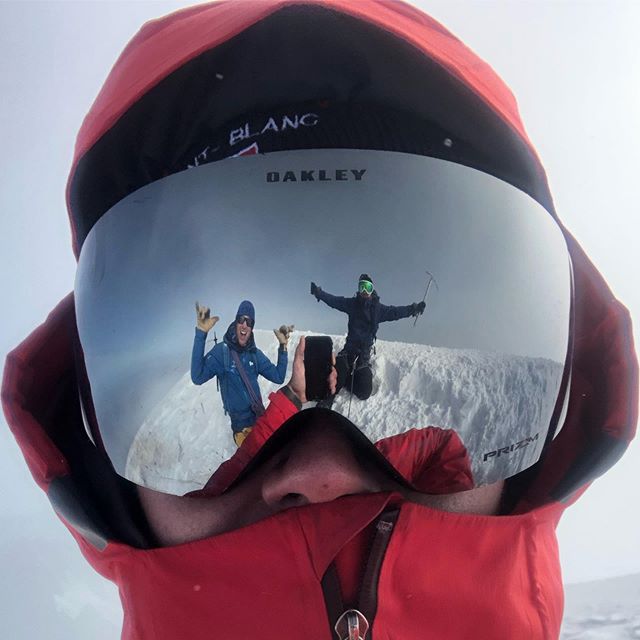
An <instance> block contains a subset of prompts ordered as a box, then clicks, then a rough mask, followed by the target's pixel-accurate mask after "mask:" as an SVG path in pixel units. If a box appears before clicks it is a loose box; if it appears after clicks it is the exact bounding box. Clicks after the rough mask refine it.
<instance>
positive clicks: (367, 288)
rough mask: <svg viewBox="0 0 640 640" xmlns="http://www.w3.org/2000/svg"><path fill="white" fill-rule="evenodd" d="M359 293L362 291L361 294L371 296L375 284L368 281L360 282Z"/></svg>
mask: <svg viewBox="0 0 640 640" xmlns="http://www.w3.org/2000/svg"><path fill="white" fill-rule="evenodd" d="M358 291H360V293H368V294H371V293H373V284H372V283H371V282H369V281H368V280H360V282H359V283H358Z"/></svg>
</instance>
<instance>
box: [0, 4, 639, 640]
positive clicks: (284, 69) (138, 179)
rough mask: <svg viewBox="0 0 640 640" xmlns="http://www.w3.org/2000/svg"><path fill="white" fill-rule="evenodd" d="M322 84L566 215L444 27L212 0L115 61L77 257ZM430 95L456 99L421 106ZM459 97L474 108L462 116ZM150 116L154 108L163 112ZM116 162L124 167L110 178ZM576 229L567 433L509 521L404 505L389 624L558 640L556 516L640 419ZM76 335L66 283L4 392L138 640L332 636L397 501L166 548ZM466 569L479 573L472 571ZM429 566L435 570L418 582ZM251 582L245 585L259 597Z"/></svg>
mask: <svg viewBox="0 0 640 640" xmlns="http://www.w3.org/2000/svg"><path fill="white" fill-rule="evenodd" d="M311 23H312V24H313V28H312V29H309V28H308V25H309V24H311ZM274 33H277V34H278V36H277V37H278V38H284V40H282V39H279V40H278V43H279V46H273V43H274ZM354 50H355V51H357V52H358V55H352V53H353V51H354ZM391 50H392V51H393V54H390V51H391ZM285 58H286V59H287V60H293V61H294V65H293V67H289V66H288V65H286V64H284V61H285ZM316 59H321V60H323V61H325V62H326V65H323V67H322V68H319V69H318V72H317V74H312V76H311V77H310V78H308V82H307V83H305V88H304V89H301V88H300V83H299V82H298V81H297V78H298V77H299V74H300V71H301V70H302V69H306V68H317V65H313V66H312V67H310V65H312V64H313V61H314V60H316ZM229 60H233V65H235V68H236V71H237V75H236V78H242V79H243V80H238V81H234V82H233V83H226V84H225V83H222V85H220V86H219V85H216V84H215V79H216V73H218V74H219V75H223V76H224V74H225V73H227V69H228V68H229V63H228V61H229ZM245 64H246V65H247V67H244V66H243V65H245ZM249 67H250V68H251V73H249V72H248V70H247V69H248V68H249ZM256 67H259V68H256ZM220 69H224V72H222V71H219V70H220ZM288 69H290V72H289V71H288ZM400 69H402V73H400V72H399V70H400ZM203 77H207V78H209V79H210V82H206V83H204V82H202V78H203ZM305 77H307V75H306V74H305ZM363 78H364V79H366V80H367V82H364V83H363ZM205 85H206V87H208V88H207V91H209V90H211V89H210V88H211V87H212V86H213V87H214V89H213V90H212V92H213V93H212V95H209V96H207V95H202V91H203V88H204V87H205ZM198 87H201V88H200V89H198ZM327 87H330V90H331V92H332V93H333V94H334V95H335V96H336V97H337V99H338V100H343V101H344V100H348V99H349V98H350V97H351V96H353V95H359V96H360V97H361V101H362V103H363V104H377V105H380V104H382V105H384V106H385V107H389V108H393V109H400V110H402V111H404V112H408V113H411V114H413V115H415V116H416V117H420V118H424V119H426V120H429V121H436V122H438V123H439V125H441V126H442V127H443V128H445V129H446V130H453V131H456V133H457V135H459V136H460V137H461V138H464V139H465V140H467V141H468V142H469V144H470V146H472V147H474V148H479V149H483V150H487V149H491V150H492V155H491V158H490V159H489V160H487V161H486V162H487V163H486V164H485V165H484V166H483V170H486V171H489V172H491V173H492V174H493V175H496V176H498V177H500V178H501V179H504V180H506V181H508V182H510V183H511V184H514V185H515V186H517V187H518V188H520V189H522V190H523V191H525V192H527V193H529V194H530V195H531V196H532V197H533V198H535V199H536V200H538V202H540V203H541V204H542V205H543V206H545V207H546V208H547V210H548V211H549V212H550V213H551V214H552V215H554V216H555V212H554V209H553V203H552V201H551V196H550V194H549V190H548V187H547V182H546V177H545V174H544V171H543V169H542V167H541V165H540V162H539V160H538V157H537V155H536V153H535V151H534V150H533V148H532V146H531V144H530V142H529V140H528V138H527V135H526V133H525V131H524V128H523V125H522V123H521V121H520V118H519V115H518V112H517V108H516V104H515V101H514V99H513V97H512V95H511V93H510V92H509V90H508V89H507V88H506V86H505V85H504V84H503V83H502V82H501V80H500V79H499V78H498V77H497V76H496V75H495V73H494V72H493V71H492V70H491V69H490V68H489V67H488V66H487V65H486V64H484V63H483V62H482V61H480V60H478V59H477V58H476V57H475V56H474V55H473V54H472V53H471V52H470V51H469V50H468V49H467V48H466V47H465V46H464V45H463V44H462V43H461V42H460V41H459V40H458V39H456V38H455V37H454V36H452V35H451V34H450V33H449V32H448V31H447V30H446V29H444V28H443V27H442V26H441V25H440V24H438V23H437V22H436V21H434V20H432V19H431V18H428V17H427V16H425V15H424V14H422V13H420V12H419V11H417V10H416V9H414V8H412V7H409V6H407V5H404V4H399V3H396V2H391V1H386V0H379V1H376V0H362V1H361V2H351V1H349V0H324V1H323V2H320V1H319V0H314V1H311V0H310V1H295V2H294V1H291V0H246V1H244V2H241V3H240V2H218V3H214V4H210V5H202V6H195V7H191V8H189V9H186V10H184V11H180V12H178V13H175V14H172V15H170V16H168V17H166V18H163V19H160V20H156V21H153V22H151V23H149V24H147V25H145V26H144V27H143V28H142V29H141V31H140V32H139V33H138V34H137V35H136V36H135V37H134V39H133V40H132V41H131V43H130V44H129V45H128V46H127V48H126V49H125V50H124V52H123V53H122V55H121V57H120V58H119V60H118V61H117V63H116V65H115V66H114V69H113V70H112V72H111V74H110V75H109V77H108V79H107V81H106V82H105V84H104V86H103V88H102V90H101V92H100V94H99V95H98V97H97V99H96V101H95V103H94V105H93V107H92V108H91V110H90V112H89V114H88V115H87V117H86V118H85V121H84V123H83V125H82V128H81V130H80V133H79V135H78V140H77V144H76V150H75V156H74V160H73V165H72V169H71V173H70V177H69V182H68V186H67V201H68V208H69V215H70V219H71V226H72V231H73V238H74V249H75V251H76V254H78V253H79V251H80V249H81V246H82V243H83V241H84V238H85V237H86V234H87V233H88V232H89V230H90V229H91V227H92V226H93V224H95V222H96V221H97V220H98V219H99V218H100V216H101V215H102V214H103V213H105V212H106V211H107V210H108V209H109V207H110V206H112V205H113V204H114V203H115V202H118V201H119V200H121V199H122V198H123V197H124V196H125V195H127V193H130V192H131V191H133V190H135V189H137V188H139V187H140V186H142V185H144V184H146V183H148V182H150V181H153V180H155V179H157V178H158V177H161V176H163V175H165V174H166V172H167V171H168V172H171V171H175V170H180V168H183V167H184V164H183V163H184V162H187V158H189V157H193V155H192V154H193V152H194V149H193V148H191V149H185V146H184V145H183V144H182V141H183V140H194V139H195V138H197V137H198V136H200V137H202V135H204V134H203V131H204V129H203V128H206V129H207V130H209V129H211V130H217V129H218V128H219V127H220V126H221V125H222V124H224V123H226V122H229V121H231V120H232V119H233V118H234V117H236V116H238V114H241V113H248V112H252V111H253V112H258V111H261V110H266V109H269V108H271V107H272V106H278V105H285V104H291V103H294V102H300V101H304V100H312V99H320V98H323V97H326V96H325V94H324V91H326V89H327ZM425 91H427V92H429V93H430V94H433V95H439V96H440V100H439V101H437V103H434V101H425V100H424V99H423V96H424V95H425V93H424V92H425ZM358 92H360V93H358ZM185 93H188V94H189V95H193V100H190V104H193V105H202V104H204V103H206V104H207V105H208V106H209V107H210V112H211V113H212V114H213V116H212V121H210V122H208V123H206V125H205V123H204V121H203V119H202V118H201V117H200V116H201V113H200V112H198V113H195V112H194V113H191V114H189V113H185V117H184V118H182V119H181V120H180V122H179V123H178V124H177V125H176V126H175V128H171V132H169V133H167V127H166V126H165V123H166V121H167V119H166V118H168V117H171V116H172V115H174V112H173V111H172V109H173V105H174V104H175V100H176V99H177V98H176V96H179V95H184V94H185ZM301 93H305V95H301ZM454 102H455V104H456V107H459V108H456V109H453V108H452V106H451V105H452V104H453V103H454ZM162 105H166V112H165V111H163V107H162ZM150 109H155V110H156V111H154V114H155V115H156V116H157V117H156V118H154V119H151V118H148V113H149V110H150ZM165 116H166V117H165ZM192 116H193V117H192ZM201 134H202V135H201ZM123 140H127V143H126V144H124V143H123V142H122V141H123ZM152 147H153V148H156V149H158V153H159V155H157V156H155V157H154V158H153V159H152V160H153V161H152V162H149V163H148V164H146V165H145V166H144V167H141V166H138V165H136V163H135V162H134V160H135V159H137V158H140V157H143V156H145V153H144V152H143V149H148V148H152ZM190 154H191V155H190ZM160 160H161V161H162V162H160ZM113 166H118V167H121V171H115V172H110V171H109V170H103V169H104V168H106V169H108V168H109V167H113ZM563 232H564V234H565V237H566V239H567V243H568V247H569V251H570V255H571V259H572V263H573V279H574V291H575V299H574V309H573V311H574V327H573V336H574V350H573V359H572V371H571V387H570V395H569V398H568V402H567V407H566V419H565V422H564V426H563V427H562V429H561V431H560V432H559V433H558V435H557V436H556V437H555V439H554V440H553V441H552V442H551V443H549V446H548V447H547V448H546V452H545V454H544V455H543V457H542V458H541V459H540V461H539V462H538V463H537V464H536V465H534V467H532V468H531V469H530V470H528V471H527V472H525V474H521V477H519V478H515V479H514V481H513V482H512V483H510V484H511V488H510V489H511V495H512V496H513V505H514V506H513V510H512V513H513V515H512V516H508V517H486V516H464V515H460V514H448V513H444V512H438V511H433V510H429V509H427V508H426V507H420V506H419V505H412V504H408V503H401V504H399V505H397V506H398V508H399V509H400V515H399V517H398V521H397V524H396V525H395V529H394V534H393V536H392V537H391V541H390V543H389V547H388V550H387V557H388V558H390V561H389V562H385V563H384V564H383V565H382V568H381V570H380V574H379V581H378V592H379V594H380V598H379V602H378V610H377V615H376V623H375V624H376V627H375V629H376V630H377V631H379V637H386V636H388V637H391V636H396V637H402V638H405V639H409V640H410V639H411V638H422V639H424V638H442V637H449V638H466V637H472V636H476V635H478V633H479V632H478V629H482V632H481V635H482V637H483V638H487V639H491V638H507V637H510V638H514V637H527V638H548V637H555V636H557V634H558V632H559V624H560V617H561V595H560V593H561V585H560V577H559V576H560V574H559V569H558V566H557V549H556V547H555V541H554V533H553V531H554V528H555V525H556V523H557V520H558V518H559V517H560V514H561V512H562V510H563V509H564V508H565V506H566V505H567V504H568V503H570V502H571V501H573V500H574V499H575V498H576V497H577V496H578V495H579V494H580V493H581V492H582V491H583V490H584V489H585V487H586V486H587V485H588V483H589V482H591V481H592V480H593V479H594V478H596V477H597V476H599V475H600V474H602V473H603V472H604V471H606V469H607V468H609V467H610V466H611V465H612V464H613V463H615V462H616V460H617V459H618V458H619V457H620V455H622V453H623V452H624V450H625V448H626V447H627V445H628V443H629V442H630V440H631V439H632V437H633V435H634V433H635V427H636V422H637V407H638V368H637V360H636V356H635V352H634V347H633V342H632V333H631V322H630V318H629V314H628V312H627V311H626V309H625V308H624V307H623V306H622V305H621V304H620V303H619V302H618V301H617V300H616V299H615V298H614V296H613V294H612V293H611V291H610V290H609V288H608V286H607V284H606V283H605V281H604V279H603V278H602V276H601V275H600V274H599V273H598V271H597V270H596V269H595V268H594V266H593V265H592V264H591V262H590V261H589V259H588V258H587V256H586V255H585V254H584V252H583V251H582V249H581V248H580V246H579V245H578V243H577V242H576V241H575V240H574V239H573V238H572V236H571V235H570V234H569V232H568V231H567V230H566V229H564V228H563ZM228 333H229V330H228V331H227V334H228ZM76 340H77V336H76V329H75V318H74V308H73V298H72V297H71V296H69V297H68V298H67V299H65V300H64V301H63V302H62V303H61V304H60V305H59V306H58V307H57V308H56V309H55V310H54V311H53V312H52V313H51V315H50V316H49V318H48V320H47V322H46V323H45V324H44V325H42V326H41V327H39V328H38V329H36V330H35V331H34V332H33V334H32V335H31V336H30V337H29V338H28V339H27V340H26V341H25V342H24V343H23V344H21V345H20V346H19V347H17V348H16V349H15V350H14V351H13V352H12V353H11V354H9V356H8V358H7V362H6V365H5V371H4V378H3V385H2V402H3V408H4V411H5V414H6V416H7V422H8V423H9V425H10V427H11V429H12V431H13V433H14V435H15V437H16V439H17V441H18V443H19V445H20V447H21V449H22V451H23V454H24V456H25V459H26V461H27V464H28V465H29V468H30V470H31V473H32V475H33V477H34V479H35V481H36V483H37V484H38V485H39V486H40V487H41V488H42V489H43V490H44V491H46V492H47V494H48V496H49V498H50V500H51V502H52V504H53V506H54V508H55V510H56V511H57V513H58V514H59V516H60V517H61V518H62V520H63V521H64V523H65V524H66V525H67V526H68V527H69V529H70V531H71V533H72V535H73V536H74V537H75V538H76V540H77V541H78V544H79V546H80V548H81V550H82V552H83V553H84V554H85V556H86V557H87V559H88V560H89V562H91V564H92V565H93V566H94V567H95V568H96V569H97V570H98V571H99V572H100V573H102V574H103V575H105V576H106V577H107V578H109V579H112V580H114V581H116V582H117V583H118V584H119V586H120V589H121V597H122V600H123V602H124V603H125V628H124V630H123V637H124V638H149V637H153V638H158V639H162V638H167V639H168V638H176V637H189V638H193V639H197V638H204V637H207V638H208V637H211V634H212V630H215V631H214V632H213V635H214V636H215V637H217V638H240V637H261V638H267V639H269V638H272V637H273V638H276V637H277V638H283V637H285V638H286V637H294V636H295V635H298V634H299V630H300V628H301V625H304V628H305V630H306V631H308V633H307V635H309V636H310V637H318V638H320V637H326V638H329V637H333V632H332V631H331V630H330V628H329V626H328V623H327V613H326V606H327V605H326V601H327V599H326V597H325V595H324V594H323V579H324V577H325V575H326V572H327V567H328V566H329V565H330V564H331V562H332V561H333V560H335V559H336V558H338V557H339V556H340V554H341V553H342V552H346V551H345V550H348V549H349V548H350V545H351V544H353V543H354V540H356V538H358V535H357V534H358V533H359V532H361V531H364V530H365V529H366V528H367V527H368V526H369V525H370V523H372V522H374V521H375V520H376V518H377V517H378V515H379V514H380V513H381V512H382V511H383V510H384V509H385V508H386V507H387V506H388V504H389V503H390V501H393V497H390V496H388V495H386V494H375V495H372V496H352V497H349V498H344V499H341V500H340V501H338V503H330V504H325V505H312V506H309V507H303V508H300V509H292V510H288V511H285V512H283V513H281V514H278V515H277V516H274V517H272V518H269V519H267V520H265V521H262V522H259V523H257V524H255V525H252V526H250V527H246V528H244V529H241V530H238V531H235V532H231V533H229V534H224V535H222V536H216V537H213V538H210V539H206V540H201V541H199V542H194V543H189V544H186V545H180V546H177V547H169V548H165V549H150V548H149V547H152V546H153V540H152V538H151V536H150V534H149V532H148V530H147V529H146V526H145V523H144V520H143V519H142V518H141V517H140V515H139V509H137V508H136V497H135V491H134V490H133V487H132V486H131V485H130V483H127V481H124V480H122V479H120V478H119V476H117V475H116V474H115V473H114V472H113V469H111V468H110V465H109V464H108V463H107V462H105V460H104V457H103V456H101V455H100V454H98V453H97V451H96V448H95V447H94V446H93V444H92V443H91V442H90V440H89V439H88V437H87V435H86V433H85V431H84V428H83V422H82V415H81V411H80V407H79V403H78V395H77V381H76V372H75V368H74V344H75V342H76ZM418 549H419V550H420V551H421V552H420V553H416V550H418ZM257 557H260V562H256V558H257ZM460 573H464V575H465V576H466V577H467V580H465V581H464V584H462V585H461V584H460V580H459V579H457V580H456V575H457V576H459V575H460ZM424 575H429V576H430V579H429V580H424V579H420V577H421V576H424ZM220 576H224V580H221V579H220ZM266 585H269V586H268V588H267V586H266ZM398 585H402V589H399V588H398ZM405 585H406V589H405ZM465 585H468V586H467V587H465ZM447 592H448V593H452V592H455V593H456V594H457V598H456V608H457V609H460V607H465V611H466V612H467V615H465V616H459V615H451V611H450V609H449V608H448V607H450V601H446V602H445V601H443V598H442V594H443V593H447ZM238 593H240V594H243V593H250V594H251V595H252V599H251V601H250V602H248V601H247V599H245V598H243V597H238ZM283 593H286V594H287V598H286V600H287V602H286V607H287V615H283V613H282V612H283V606H282V594H283ZM142 594H143V595H142ZM479 594H486V597H479ZM496 597H501V598H502V597H503V600H502V602H503V609H502V610H501V620H504V621H505V622H504V625H505V626H500V625H496V624H495V601H496ZM486 598H491V601H488V600H487V599H486ZM212 602H215V603H216V606H215V607H214V606H212V605H211V603H212ZM425 607H428V608H430V610H429V611H428V612H425ZM502 614H504V615H502ZM418 615H419V616H420V617H421V619H422V618H424V617H425V615H429V616H430V618H429V619H430V620H432V625H431V626H430V628H429V629H424V628H422V629H418V630H416V625H415V622H414V624H413V625H412V624H411V621H415V619H416V616H418ZM269 634H271V635H269Z"/></svg>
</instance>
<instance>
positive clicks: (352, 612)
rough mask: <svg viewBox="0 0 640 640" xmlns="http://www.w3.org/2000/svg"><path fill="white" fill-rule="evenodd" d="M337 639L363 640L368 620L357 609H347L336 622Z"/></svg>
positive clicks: (367, 627) (367, 628) (367, 629)
mask: <svg viewBox="0 0 640 640" xmlns="http://www.w3.org/2000/svg"><path fill="white" fill-rule="evenodd" d="M335 630H336V633H337V634H338V638H339V640H365V638H366V637H367V632H368V631H369V622H368V621H367V619H366V618H365V617H364V615H363V614H362V613H360V612H359V611H358V610H357V609H347V610H346V611H345V612H344V613H343V614H342V615H341V616H340V617H339V618H338V621H337V622H336V626H335Z"/></svg>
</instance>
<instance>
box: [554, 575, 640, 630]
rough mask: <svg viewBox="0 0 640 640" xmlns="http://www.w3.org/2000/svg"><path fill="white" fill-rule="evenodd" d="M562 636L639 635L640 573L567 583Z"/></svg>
mask: <svg viewBox="0 0 640 640" xmlns="http://www.w3.org/2000/svg"><path fill="white" fill-rule="evenodd" d="M560 638H561V640H631V639H637V638H640V574H637V573H636V574H633V575H629V576H621V577H618V578H609V579H607V580H595V581H592V582H583V583H580V584H572V585H567V586H566V587H565V613H564V618H563V621H562V632H561V635H560Z"/></svg>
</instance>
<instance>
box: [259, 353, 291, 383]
mask: <svg viewBox="0 0 640 640" xmlns="http://www.w3.org/2000/svg"><path fill="white" fill-rule="evenodd" d="M256 357H257V360H258V374H259V375H261V376H262V377H263V378H266V379H267V380H271V382H276V383H277V384H282V383H283V382H284V377H285V375H286V374H287V362H288V356H287V351H286V350H285V349H284V348H283V347H282V346H281V347H279V348H278V364H273V362H271V360H269V358H267V356H265V355H264V353H262V351H260V349H256Z"/></svg>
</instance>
